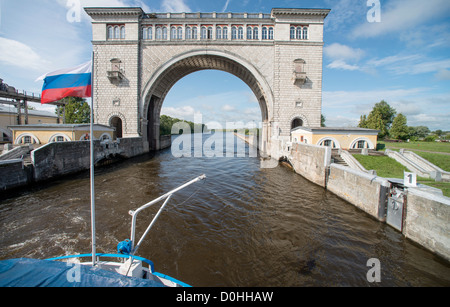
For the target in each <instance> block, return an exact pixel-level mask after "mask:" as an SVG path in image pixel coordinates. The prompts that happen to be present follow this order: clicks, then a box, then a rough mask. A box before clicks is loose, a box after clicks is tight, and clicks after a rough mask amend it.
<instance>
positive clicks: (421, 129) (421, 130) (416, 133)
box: [408, 126, 430, 139]
mask: <svg viewBox="0 0 450 307" xmlns="http://www.w3.org/2000/svg"><path fill="white" fill-rule="evenodd" d="M408 132H409V136H410V137H411V138H414V139H419V138H425V137H426V136H427V135H428V134H429V133H430V129H429V128H428V127H426V126H416V127H408Z"/></svg>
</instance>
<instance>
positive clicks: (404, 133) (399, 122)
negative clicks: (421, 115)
mask: <svg viewBox="0 0 450 307" xmlns="http://www.w3.org/2000/svg"><path fill="white" fill-rule="evenodd" d="M406 122H407V120H406V116H404V115H403V114H402V113H400V114H398V115H397V116H396V117H395V118H394V121H393V122H392V127H391V130H390V131H389V133H390V135H391V136H392V137H393V138H394V139H399V140H406V139H408V138H409V129H408V126H407V125H406Z"/></svg>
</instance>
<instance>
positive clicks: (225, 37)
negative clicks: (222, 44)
mask: <svg viewBox="0 0 450 307" xmlns="http://www.w3.org/2000/svg"><path fill="white" fill-rule="evenodd" d="M222 34H223V36H222V37H223V39H228V28H227V27H223V29H222Z"/></svg>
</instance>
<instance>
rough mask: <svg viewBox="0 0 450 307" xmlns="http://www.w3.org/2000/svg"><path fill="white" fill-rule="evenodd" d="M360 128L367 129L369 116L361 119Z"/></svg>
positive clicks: (362, 116) (363, 116)
mask: <svg viewBox="0 0 450 307" xmlns="http://www.w3.org/2000/svg"><path fill="white" fill-rule="evenodd" d="M358 127H359V128H367V116H366V115H361V116H360V117H359V124H358Z"/></svg>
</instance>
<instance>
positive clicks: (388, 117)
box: [372, 100, 397, 130]
mask: <svg viewBox="0 0 450 307" xmlns="http://www.w3.org/2000/svg"><path fill="white" fill-rule="evenodd" d="M375 110H378V111H379V112H380V114H381V118H382V120H383V124H384V126H385V127H386V129H387V130H389V128H390V127H391V124H392V122H393V120H394V118H395V115H396V114H397V111H396V110H395V109H394V108H392V107H391V106H390V105H389V104H388V103H387V102H386V101H384V100H381V101H380V102H378V103H376V104H375V106H374V107H373V110H372V112H373V111H375Z"/></svg>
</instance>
